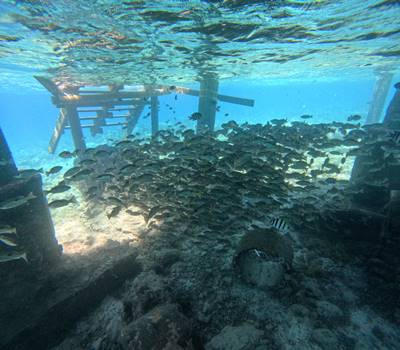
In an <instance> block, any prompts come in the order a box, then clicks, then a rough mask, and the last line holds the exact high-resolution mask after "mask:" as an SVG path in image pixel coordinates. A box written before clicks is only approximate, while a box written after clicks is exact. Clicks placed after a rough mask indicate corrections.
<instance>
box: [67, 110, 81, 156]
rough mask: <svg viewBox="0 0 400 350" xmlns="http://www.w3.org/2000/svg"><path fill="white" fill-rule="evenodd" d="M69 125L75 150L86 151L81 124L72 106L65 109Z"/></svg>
mask: <svg viewBox="0 0 400 350" xmlns="http://www.w3.org/2000/svg"><path fill="white" fill-rule="evenodd" d="M66 112H67V116H68V121H69V125H70V128H71V133H72V139H73V141H74V146H75V150H80V151H84V150H86V144H85V139H84V137H83V133H82V128H81V123H80V121H79V117H78V112H77V111H76V108H74V107H73V106H68V107H67V108H66Z"/></svg>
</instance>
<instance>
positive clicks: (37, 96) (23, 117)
mask: <svg viewBox="0 0 400 350" xmlns="http://www.w3.org/2000/svg"><path fill="white" fill-rule="evenodd" d="M394 81H396V80H395V79H393V82H394ZM392 85H393V84H392ZM186 86H189V87H194V88H198V84H188V85H186ZM374 86H375V80H374V79H362V80H361V81H334V82H314V83H307V82H305V83H300V82H296V83H290V84H289V83H288V84H284V83H282V84H279V85H268V84H266V83H263V82H262V81H261V82H254V81H246V80H243V82H241V83H238V82H231V81H229V80H227V81H222V82H221V83H220V88H219V92H220V93H221V94H226V95H232V96H238V97H246V98H252V99H254V100H255V105H254V107H246V106H239V105H234V104H229V103H224V102H222V103H220V104H219V105H220V106H221V107H220V111H219V112H217V117H216V125H217V126H218V125H220V124H222V123H224V122H226V121H228V120H231V119H234V120H236V121H238V122H240V123H243V122H250V123H266V122H267V121H268V120H270V119H274V118H286V119H288V121H295V120H301V118H300V116H301V115H304V114H310V115H312V116H313V119H312V120H310V121H309V122H317V123H321V122H331V121H335V120H336V121H346V119H347V117H348V116H349V115H351V114H360V115H361V116H363V118H364V121H365V118H366V116H367V113H368V109H369V106H370V103H371V101H372V98H373V91H374ZM393 94H394V88H393V87H392V88H391V89H390V90H389V93H388V96H387V98H386V103H385V108H384V111H385V109H386V106H387V104H388V103H389V102H390V100H391V98H392V96H393ZM174 96H175V95H174V94H171V95H168V96H163V97H161V98H160V126H161V127H164V128H165V127H168V125H169V124H168V123H171V122H175V121H182V122H184V123H185V124H186V125H187V127H191V128H195V122H193V121H190V120H189V118H188V116H189V115H191V114H192V113H193V112H194V111H196V110H197V103H198V102H197V98H196V97H192V96H185V95H179V96H178V98H177V100H175V98H174ZM166 105H168V107H167V106H166ZM169 106H171V107H172V108H173V110H170V108H169ZM148 109H149V108H148V107H146V109H145V110H144V111H143V113H142V119H141V120H140V121H139V123H138V125H137V130H139V131H140V132H143V133H145V134H148V133H150V128H151V125H150V124H151V122H150V118H143V117H144V116H145V115H146V114H147V113H148ZM173 112H175V113H173ZM58 113H59V112H58V109H57V108H56V107H55V106H53V104H52V103H51V101H50V95H49V93H48V92H47V91H44V90H42V91H40V90H39V87H38V90H37V91H36V90H35V91H31V90H28V91H21V90H19V91H15V90H10V91H2V92H0V114H1V122H0V125H1V127H2V128H3V131H4V133H5V135H6V137H7V140H8V143H9V146H10V148H11V150H12V152H13V154H14V157H15V160H16V162H17V164H18V165H19V166H21V167H24V168H25V167H39V168H40V167H41V166H40V163H41V162H42V161H43V160H45V161H46V162H50V163H52V162H54V161H57V158H58V157H56V156H52V155H49V154H48V153H47V151H46V150H47V146H48V143H49V140H50V137H51V134H52V132H53V129H54V126H55V123H56V120H57V117H58ZM226 114H228V115H226ZM382 114H384V113H382ZM137 130H136V131H137ZM84 132H85V137H86V141H87V142H88V143H89V144H93V145H94V144H101V143H104V142H107V140H108V139H114V140H116V139H118V138H121V137H123V130H122V129H121V127H111V128H104V134H103V135H97V136H95V137H92V136H91V135H90V133H89V132H88V130H87V129H85V130H84ZM64 149H70V150H71V149H73V145H72V141H71V135H70V132H69V131H68V130H67V131H65V133H64V135H63V136H62V139H61V143H60V145H59V147H58V148H57V152H56V153H57V154H58V153H59V152H61V151H62V150H64ZM32 155H33V158H32Z"/></svg>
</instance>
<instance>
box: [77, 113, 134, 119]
mask: <svg viewBox="0 0 400 350" xmlns="http://www.w3.org/2000/svg"><path fill="white" fill-rule="evenodd" d="M128 117H129V114H124V115H112V116H109V117H104V118H105V119H120V118H128ZM79 119H80V120H96V119H98V117H97V116H95V115H92V116H87V117H86V116H85V117H79Z"/></svg>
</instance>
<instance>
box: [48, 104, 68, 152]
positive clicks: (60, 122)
mask: <svg viewBox="0 0 400 350" xmlns="http://www.w3.org/2000/svg"><path fill="white" fill-rule="evenodd" d="M66 125H67V112H66V110H65V109H64V108H61V110H60V115H59V116H58V119H57V122H56V126H55V128H54V131H53V135H52V136H51V139H50V142H49V146H48V147H47V150H48V151H49V153H51V154H54V152H55V151H56V149H57V146H58V143H59V141H60V139H61V135H62V134H63V133H64V129H65V126H66Z"/></svg>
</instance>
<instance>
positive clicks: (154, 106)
mask: <svg viewBox="0 0 400 350" xmlns="http://www.w3.org/2000/svg"><path fill="white" fill-rule="evenodd" d="M150 108H151V133H152V135H155V134H156V133H157V132H158V97H157V96H151V99H150Z"/></svg>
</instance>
